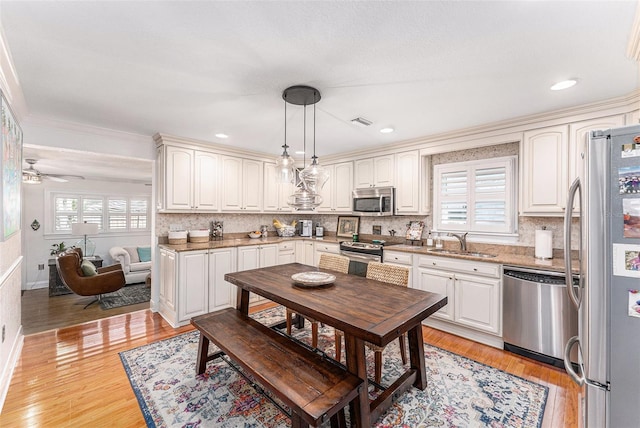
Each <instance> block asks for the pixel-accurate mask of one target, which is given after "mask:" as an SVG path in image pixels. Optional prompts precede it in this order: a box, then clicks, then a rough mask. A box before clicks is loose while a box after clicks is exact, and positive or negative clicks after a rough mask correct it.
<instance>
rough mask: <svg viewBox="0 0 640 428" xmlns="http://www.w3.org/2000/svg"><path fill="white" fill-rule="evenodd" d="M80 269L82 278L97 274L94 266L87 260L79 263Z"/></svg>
mask: <svg viewBox="0 0 640 428" xmlns="http://www.w3.org/2000/svg"><path fill="white" fill-rule="evenodd" d="M80 269H81V270H82V274H83V275H84V276H96V275H97V274H98V271H97V270H96V266H95V265H94V264H93V263H91V262H90V261H89V260H83V261H82V263H80Z"/></svg>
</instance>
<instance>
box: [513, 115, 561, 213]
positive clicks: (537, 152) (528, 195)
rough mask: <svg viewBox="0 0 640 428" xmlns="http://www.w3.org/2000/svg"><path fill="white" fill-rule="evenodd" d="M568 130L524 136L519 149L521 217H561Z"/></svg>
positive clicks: (558, 128) (544, 130)
mask: <svg viewBox="0 0 640 428" xmlns="http://www.w3.org/2000/svg"><path fill="white" fill-rule="evenodd" d="M568 136H569V127H568V126H567V125H560V126H552V127H548V128H542V129H536V130H533V131H528V132H525V133H524V137H523V140H522V145H521V155H522V156H521V159H522V165H521V166H522V168H521V169H522V175H521V176H522V180H521V183H520V204H521V205H520V213H521V214H522V215H540V216H544V215H564V209H565V204H566V195H567V190H568V185H567V183H568V156H569V138H568Z"/></svg>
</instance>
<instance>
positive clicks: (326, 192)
mask: <svg viewBox="0 0 640 428" xmlns="http://www.w3.org/2000/svg"><path fill="white" fill-rule="evenodd" d="M323 167H324V168H325V169H326V170H327V172H328V173H329V180H327V182H326V183H325V185H324V187H323V188H322V190H321V191H320V194H321V196H322V204H320V206H319V207H318V208H317V211H318V212H326V213H343V212H351V209H352V208H351V202H352V191H353V185H352V183H353V163H352V162H341V163H337V164H334V165H324V166H323Z"/></svg>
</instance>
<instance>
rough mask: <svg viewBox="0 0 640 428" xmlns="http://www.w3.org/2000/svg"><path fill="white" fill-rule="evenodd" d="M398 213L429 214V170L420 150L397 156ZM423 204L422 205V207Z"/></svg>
mask: <svg viewBox="0 0 640 428" xmlns="http://www.w3.org/2000/svg"><path fill="white" fill-rule="evenodd" d="M395 170H396V179H395V183H396V184H395V187H396V213H397V214H428V213H429V212H430V208H431V207H430V200H431V198H429V168H428V163H427V160H426V158H424V159H423V158H421V157H420V152H419V151H418V150H412V151H410V152H402V153H398V154H396V168H395ZM421 204H422V205H421Z"/></svg>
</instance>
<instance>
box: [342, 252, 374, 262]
mask: <svg viewBox="0 0 640 428" xmlns="http://www.w3.org/2000/svg"><path fill="white" fill-rule="evenodd" d="M340 254H342V255H343V256H346V257H349V258H350V259H355V260H358V261H363V262H365V263H366V262H379V261H380V260H381V257H380V256H375V255H372V254H371V255H367V254H360V253H353V252H351V251H344V250H343V251H340Z"/></svg>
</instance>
